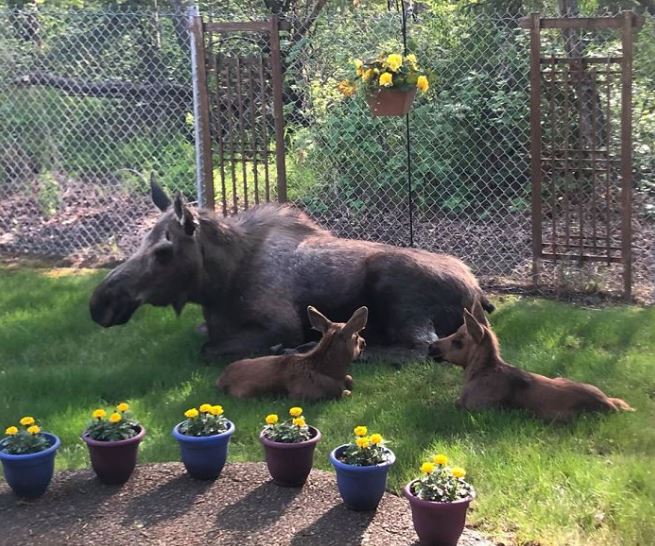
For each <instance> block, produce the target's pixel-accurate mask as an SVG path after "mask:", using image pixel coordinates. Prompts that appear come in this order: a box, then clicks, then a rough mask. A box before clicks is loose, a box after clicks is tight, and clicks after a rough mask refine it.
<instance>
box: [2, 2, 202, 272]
mask: <svg viewBox="0 0 655 546" xmlns="http://www.w3.org/2000/svg"><path fill="white" fill-rule="evenodd" d="M0 25H1V26H2V28H3V29H7V32H3V33H1V34H0V111H1V115H0V250H1V251H3V252H5V253H20V254H29V255H36V256H41V257H44V256H45V257H57V258H61V257H65V258H66V259H67V260H69V261H74V262H77V263H80V262H82V263H83V262H87V261H90V262H92V263H98V262H103V261H109V260H115V259H121V258H123V257H124V256H125V255H126V253H129V252H130V251H132V250H133V249H134V248H135V246H136V245H137V244H138V241H139V238H140V234H141V233H142V231H143V229H144V227H145V226H146V225H148V223H149V222H151V221H152V218H153V215H154V216H156V214H153V208H152V205H151V204H150V201H149V198H148V196H147V187H146V181H145V180H144V178H143V175H146V176H147V175H149V173H150V171H151V170H152V171H156V172H158V173H160V181H161V183H162V184H163V185H164V186H165V187H166V188H167V189H169V190H182V191H184V192H185V193H187V194H188V195H189V196H190V197H191V198H192V199H193V198H194V187H195V183H194V172H195V168H194V163H193V150H194V144H193V126H192V124H193V120H192V117H191V114H190V112H191V111H192V93H191V77H190V75H191V72H190V63H189V46H188V37H187V33H186V26H185V21H184V20H183V18H180V17H179V16H170V15H164V14H153V13H107V12H88V11H75V10H71V11H70V12H64V11H50V12H49V11H45V12H44V11H39V12H38V15H37V12H35V11H34V12H31V11H21V12H4V13H0Z"/></svg>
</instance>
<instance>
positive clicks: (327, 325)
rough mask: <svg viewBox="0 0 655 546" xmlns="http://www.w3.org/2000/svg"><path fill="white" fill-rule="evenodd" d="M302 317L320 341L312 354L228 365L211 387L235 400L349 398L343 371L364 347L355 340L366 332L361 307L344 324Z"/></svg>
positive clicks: (364, 312)
mask: <svg viewBox="0 0 655 546" xmlns="http://www.w3.org/2000/svg"><path fill="white" fill-rule="evenodd" d="M307 315H308V318H309V323H310V324H311V325H312V328H314V329H315V330H317V331H319V332H321V334H322V335H323V337H322V338H321V341H320V342H319V343H318V344H317V345H316V346H315V347H314V348H313V349H312V350H310V351H309V352H307V353H303V354H285V355H279V356H278V355H276V356H262V357H259V358H249V359H245V360H238V361H237V362H232V364H230V365H229V366H228V367H227V368H225V370H224V371H223V373H222V374H221V376H220V377H219V378H218V381H217V382H216V386H217V387H218V388H219V389H221V390H223V391H225V392H227V393H228V394H231V395H232V396H236V397H238V398H250V397H253V396H260V395H263V394H282V395H288V396H290V397H291V398H296V399H305V400H320V399H322V398H339V397H341V396H348V395H349V394H350V391H351V390H352V385H353V380H352V377H351V376H350V375H347V371H348V367H349V366H350V364H351V362H352V361H353V360H354V359H356V358H357V357H358V356H359V355H360V354H361V352H362V351H363V350H364V347H365V346H366V343H365V342H364V338H362V337H361V336H360V335H359V334H360V332H361V331H362V330H363V329H364V327H365V326H366V320H367V318H368V309H367V308H366V307H360V308H359V309H357V311H355V312H354V313H353V316H352V317H350V320H348V322H347V323H345V324H344V323H335V322H332V321H330V320H329V319H328V318H326V317H325V316H324V315H322V314H321V313H320V312H318V311H317V310H316V309H314V308H313V307H311V306H309V307H308V308H307Z"/></svg>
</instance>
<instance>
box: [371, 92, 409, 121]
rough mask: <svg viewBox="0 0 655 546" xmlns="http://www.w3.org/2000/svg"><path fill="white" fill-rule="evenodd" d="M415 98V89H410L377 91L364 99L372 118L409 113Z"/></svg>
mask: <svg viewBox="0 0 655 546" xmlns="http://www.w3.org/2000/svg"><path fill="white" fill-rule="evenodd" d="M414 97H416V87H412V88H411V89H378V90H377V91H376V92H374V93H371V94H370V95H368V96H367V97H366V101H367V102H368V106H369V108H370V109H371V114H373V115H374V116H404V115H405V114H406V113H407V112H409V110H410V108H411V107H412V103H413V102H414Z"/></svg>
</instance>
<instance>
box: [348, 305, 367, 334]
mask: <svg viewBox="0 0 655 546" xmlns="http://www.w3.org/2000/svg"><path fill="white" fill-rule="evenodd" d="M367 320H368V307H366V306H363V307H360V308H359V309H357V311H355V312H354V313H353V316H352V317H350V320H349V321H348V322H347V323H346V325H345V326H344V327H343V330H342V332H343V333H344V334H346V335H352V334H354V333H355V332H361V331H362V330H363V329H364V328H366V321H367Z"/></svg>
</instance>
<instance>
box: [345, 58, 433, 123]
mask: <svg viewBox="0 0 655 546" xmlns="http://www.w3.org/2000/svg"><path fill="white" fill-rule="evenodd" d="M353 63H354V65H355V73H356V75H355V78H354V79H353V80H352V81H350V80H343V81H341V82H340V83H339V85H338V89H339V91H340V92H341V94H342V95H343V96H344V97H351V96H353V95H355V94H356V93H358V92H360V93H361V94H363V95H364V97H365V98H366V102H367V103H368V105H369V108H370V110H371V114H373V115H374V116H404V115H405V114H407V113H408V112H409V111H410V109H411V107H412V103H413V102H414V98H415V97H416V90H417V89H418V90H419V91H421V92H422V93H425V92H427V90H428V89H429V88H430V83H429V81H428V76H427V75H426V74H425V73H424V71H423V70H421V69H420V68H419V66H418V62H417V60H416V56H415V55H413V54H410V55H407V56H404V57H403V56H402V55H400V54H399V53H392V54H391V55H383V56H382V57H380V58H378V59H376V60H373V61H366V62H364V61H361V60H359V59H356V60H355V61H353Z"/></svg>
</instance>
